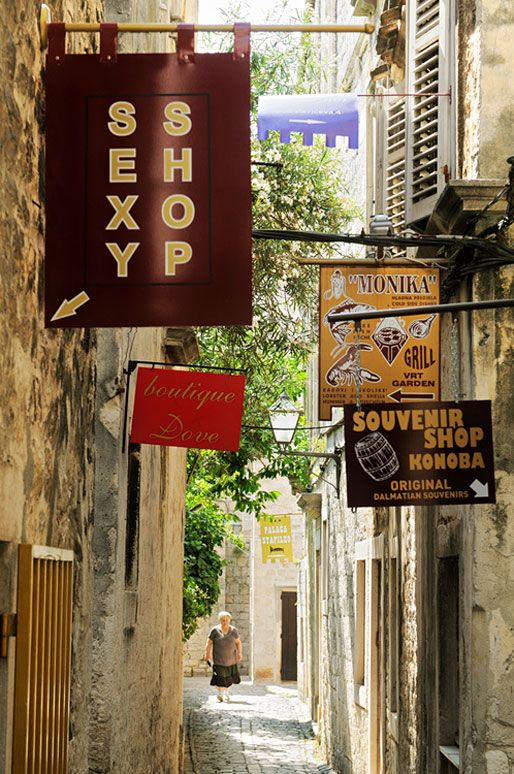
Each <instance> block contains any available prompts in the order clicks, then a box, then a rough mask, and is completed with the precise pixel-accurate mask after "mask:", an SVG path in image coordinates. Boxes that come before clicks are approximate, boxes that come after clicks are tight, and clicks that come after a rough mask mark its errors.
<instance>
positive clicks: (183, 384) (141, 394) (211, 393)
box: [130, 368, 245, 451]
mask: <svg viewBox="0 0 514 774" xmlns="http://www.w3.org/2000/svg"><path fill="white" fill-rule="evenodd" d="M244 386H245V377H244V376H242V375H240V374H237V375H234V374H219V373H204V372H200V371H196V372H193V371H175V370H168V369H164V368H139V369H138V372H137V381H136V393H135V399H134V411H133V416H132V428H131V431H130V440H131V441H132V443H149V444H155V445H157V446H185V447H188V448H193V449H218V450H223V451H237V450H238V449H239V437H240V434H241V417H242V414H243V398H244Z"/></svg>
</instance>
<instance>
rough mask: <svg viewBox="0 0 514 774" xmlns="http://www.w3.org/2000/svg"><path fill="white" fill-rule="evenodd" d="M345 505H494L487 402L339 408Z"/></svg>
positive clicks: (488, 402)
mask: <svg viewBox="0 0 514 774" xmlns="http://www.w3.org/2000/svg"><path fill="white" fill-rule="evenodd" d="M344 426H345V441H346V487H347V493H348V506H349V507H359V506H380V505H383V506H389V505H455V504H457V503H461V504H465V505H473V504H476V503H493V502H495V483H494V459H493V442H492V430H491V402H490V401H486V400H483V401H461V402H459V403H451V402H446V403H439V402H438V403H431V404H429V405H427V404H425V403H406V404H405V405H404V406H394V405H384V404H383V403H375V404H369V405H365V406H362V407H361V410H360V411H358V410H357V407H356V406H345V407H344Z"/></svg>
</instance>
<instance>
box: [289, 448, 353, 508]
mask: <svg viewBox="0 0 514 774" xmlns="http://www.w3.org/2000/svg"><path fill="white" fill-rule="evenodd" d="M342 453H343V447H342V446H335V447H334V451H333V452H314V451H312V452H302V451H286V450H285V449H280V454H285V455H286V457H293V456H294V457H315V458H316V457H317V458H320V459H326V460H334V462H335V465H336V491H337V498H338V499H339V497H340V494H341V493H340V488H339V480H340V478H341V455H342Z"/></svg>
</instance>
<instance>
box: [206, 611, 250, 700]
mask: <svg viewBox="0 0 514 774" xmlns="http://www.w3.org/2000/svg"><path fill="white" fill-rule="evenodd" d="M218 618H219V624H218V626H214V627H213V628H212V629H211V631H210V632H209V636H208V637H207V642H206V643H205V660H206V661H210V660H211V655H212V661H213V669H212V678H211V685H216V686H217V687H218V701H223V694H225V701H230V697H229V695H228V689H229V688H230V686H231V685H232V684H234V685H237V684H238V683H240V682H241V678H240V677H239V671H238V668H237V664H238V662H239V661H241V659H242V658H243V646H242V645H241V639H240V637H239V632H238V631H237V629H236V627H235V626H231V625H230V619H231V618H232V616H231V615H230V613H228V612H227V611H226V610H222V611H221V613H219V615H218Z"/></svg>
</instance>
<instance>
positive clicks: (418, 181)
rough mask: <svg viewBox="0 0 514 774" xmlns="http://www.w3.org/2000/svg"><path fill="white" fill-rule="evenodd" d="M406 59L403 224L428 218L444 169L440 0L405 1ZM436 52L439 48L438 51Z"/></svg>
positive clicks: (445, 79) (446, 106)
mask: <svg viewBox="0 0 514 774" xmlns="http://www.w3.org/2000/svg"><path fill="white" fill-rule="evenodd" d="M407 10H408V42H409V43H408V45H409V47H408V57H407V79H408V82H407V90H408V93H409V94H414V95H416V96H410V97H408V98H407V105H408V110H407V125H406V129H407V138H406V140H407V158H406V181H407V186H406V212H405V215H406V222H407V223H409V224H413V223H416V222H418V221H423V220H424V219H426V218H428V217H429V215H430V213H431V211H432V209H433V207H434V204H435V202H436V200H437V197H438V196H439V194H440V193H441V190H442V189H443V187H444V185H445V177H444V174H443V172H442V169H443V167H444V166H447V167H448V169H450V166H451V161H450V157H449V144H448V140H449V136H450V100H449V98H448V97H447V96H445V97H440V96H436V95H437V94H440V93H448V91H449V75H448V63H449V60H450V57H449V55H448V53H449V52H448V50H447V45H448V36H447V29H446V28H447V23H448V13H447V2H446V0H410V1H409V2H408V3H407ZM442 52H445V54H444V55H443V53H442Z"/></svg>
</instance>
